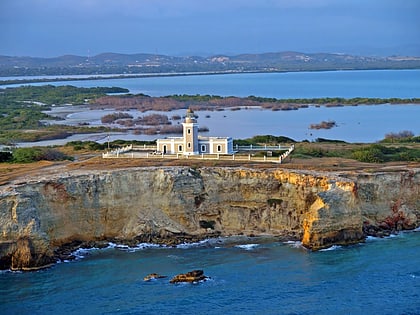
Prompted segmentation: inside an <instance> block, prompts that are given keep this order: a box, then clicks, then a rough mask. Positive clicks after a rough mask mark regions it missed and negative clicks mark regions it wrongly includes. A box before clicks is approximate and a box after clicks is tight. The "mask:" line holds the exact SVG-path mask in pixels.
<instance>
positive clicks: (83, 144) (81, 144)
mask: <svg viewBox="0 0 420 315" xmlns="http://www.w3.org/2000/svg"><path fill="white" fill-rule="evenodd" d="M129 144H133V145H138V146H142V145H156V141H136V140H115V141H112V142H110V143H109V148H110V149H111V150H112V149H116V148H120V147H123V146H126V145H129ZM65 146H66V147H72V148H73V149H74V150H75V151H80V150H87V151H104V150H106V149H108V142H106V143H98V142H95V141H70V142H67V144H66V145H65Z"/></svg>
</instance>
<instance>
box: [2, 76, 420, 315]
mask: <svg viewBox="0 0 420 315" xmlns="http://www.w3.org/2000/svg"><path fill="white" fill-rule="evenodd" d="M53 84H57V85H59V84H72V85H76V86H121V87H127V88H128V89H130V91H131V92H132V93H145V94H149V95H152V96H160V95H169V94H184V93H185V94H212V95H224V96H227V95H234V96H248V95H256V96H263V97H276V98H310V97H346V98H349V97H379V98H388V97H400V98H412V97H420V70H395V71H386V70H381V71H337V72H303V73H277V74H243V75H242V74H230V75H211V76H204V75H201V76H183V77H156V78H136V79H121V80H114V79H109V80H99V81H96V80H95V81H72V82H54V83H53ZM419 107H420V106H418V105H387V104H385V105H379V106H372V107H371V106H357V107H350V108H351V109H353V110H354V112H346V113H344V115H343V116H344V117H350V116H351V117H352V118H351V119H349V121H356V123H357V122H359V123H360V124H362V125H364V124H370V125H372V126H373V127H372V128H371V129H369V130H370V131H369V130H368V131H366V132H365V133H363V132H362V133H361V135H362V138H361V142H364V141H365V142H367V141H366V139H369V133H370V132H373V131H372V130H374V129H375V128H379V129H381V133H384V132H385V131H386V132H388V131H399V130H400V129H401V127H405V128H404V130H412V131H413V132H414V133H415V134H418V133H419V132H420V129H419V126H420V124H419V123H418V121H419V117H420V112H419V110H418V108H419ZM413 109H414V110H413ZM311 110H312V112H311ZM318 110H320V111H322V110H325V114H323V115H322V117H325V115H326V114H329V115H330V116H329V115H328V116H329V117H330V118H333V117H334V116H333V114H332V113H333V112H334V111H335V110H337V111H340V110H341V111H342V110H343V108H326V109H322V108H312V109H310V108H309V109H301V110H298V111H288V112H284V113H286V114H287V113H294V114H297V113H300V114H299V115H302V116H305V115H306V116H308V117H309V118H312V119H313V120H314V121H312V122H318V120H319V119H320V118H321V116H319V117H318V116H317V117H315V116H314V115H315V114H314V113H316V111H318ZM387 110H390V113H388V114H385V112H386V111H387ZM370 111H372V112H373V113H371V114H367V113H368V112H370ZM266 112H267V113H269V115H271V116H273V115H274V114H277V113H278V112H270V111H266ZM401 112H404V113H405V114H403V115H402V116H398V115H399V113H401ZM234 113H238V115H239V114H241V115H245V114H244V113H246V111H245V110H244V111H242V110H241V111H235V112H229V111H225V112H221V115H225V116H227V117H223V116H221V117H220V119H222V118H225V119H227V118H229V117H231V116H230V115H233V114H234ZM249 113H251V114H250V116H253V118H254V120H257V118H258V116H257V114H258V113H260V111H259V110H255V111H249ZM210 115H216V114H213V113H210ZM200 117H202V115H200ZM238 119H239V118H238ZM242 119H243V120H244V119H245V118H242ZM247 119H248V118H247ZM296 119H297V118H296ZM200 120H201V118H200ZM287 120H291V121H292V118H291V116H286V117H283V118H282V119H278V121H277V124H278V126H279V130H280V129H281V126H282V124H284V123H285V121H287ZM237 122H238V124H240V122H241V120H240V119H239V120H237ZM397 122H398V123H401V122H402V124H401V125H398V128H393V127H392V124H394V123H397ZM225 124H228V125H230V126H231V127H230V128H231V129H230V130H231V131H232V132H234V131H235V128H237V127H235V126H234V125H232V123H229V122H228V120H226V123H225ZM343 125H344V124H343ZM386 125H387V126H388V128H387V129H384V128H383V127H382V126H386ZM232 126H233V127H232ZM375 126H376V127H375ZM378 126H379V127H378ZM249 128H250V127H248V129H249ZM339 128H341V127H340V126H339V127H337V128H335V129H337V130H338V129H339ZM213 131H214V129H213ZM227 131H229V130H227ZM283 131H284V130H280V131H279V132H278V133H276V135H280V134H281V135H287V133H285V132H283ZM306 132H307V131H306ZM363 135H364V137H363ZM419 249H420V230H419V229H417V230H414V231H411V232H402V233H399V234H397V235H392V236H391V237H385V238H372V237H369V238H367V239H366V241H365V242H362V243H360V244H356V245H351V246H344V247H341V246H332V247H330V248H328V249H325V250H322V251H318V252H312V251H310V250H307V249H305V248H303V247H302V246H301V244H300V243H299V242H284V241H279V240H276V239H268V238H247V237H232V238H220V239H212V240H205V241H202V242H200V243H196V244H183V245H180V246H177V247H160V246H157V245H153V244H140V245H139V246H137V247H135V248H129V247H126V246H118V245H115V244H112V243H110V244H109V246H108V247H107V248H106V249H89V250H88V249H80V250H78V251H77V252H75V253H74V254H75V255H76V256H77V259H76V260H73V261H60V262H59V263H57V264H55V265H54V266H52V267H50V268H47V269H43V270H39V271H35V272H11V271H2V272H0V314H2V315H3V314H4V315H5V314H226V315H227V314H264V315H269V314H406V315H414V314H420V251H419ZM195 269H201V270H203V271H204V274H205V275H206V276H208V277H209V278H208V280H207V281H202V282H198V283H193V284H171V283H169V280H170V279H171V277H173V276H175V275H176V274H179V273H185V272H188V271H191V270H195ZM150 273H159V274H162V275H165V276H167V278H163V279H156V280H153V281H150V282H145V281H143V278H144V277H145V276H146V275H148V274H150Z"/></svg>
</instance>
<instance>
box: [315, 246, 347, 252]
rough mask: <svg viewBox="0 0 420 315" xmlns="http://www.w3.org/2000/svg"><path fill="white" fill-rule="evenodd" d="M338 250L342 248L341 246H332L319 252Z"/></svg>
mask: <svg viewBox="0 0 420 315" xmlns="http://www.w3.org/2000/svg"><path fill="white" fill-rule="evenodd" d="M340 248H342V246H340V245H333V246H331V247H328V248H324V249H320V250H319V251H320V252H328V251H330V250H337V249H340Z"/></svg>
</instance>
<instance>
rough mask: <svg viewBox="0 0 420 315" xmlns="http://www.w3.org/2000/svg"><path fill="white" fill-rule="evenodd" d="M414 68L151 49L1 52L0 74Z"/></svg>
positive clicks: (370, 61)
mask: <svg viewBox="0 0 420 315" xmlns="http://www.w3.org/2000/svg"><path fill="white" fill-rule="evenodd" d="M413 68H416V69H418V68H420V57H417V56H390V57H373V56H355V55H349V54H334V53H301V52H294V51H284V52H274V53H261V54H240V55H234V56H228V55H214V56H210V57H202V56H182V57H179V56H168V55H159V54H147V53H138V54H119V53H102V54H99V55H95V56H76V55H64V56H59V57H53V58H40V57H13V56H0V76H16V75H60V74H61V75H63V74H64V75H66V74H69V75H70V74H86V75H94V74H117V73H126V74H127V73H128V74H130V73H132V74H137V73H164V72H165V73H166V72H168V73H182V72H201V71H222V72H223V71H225V72H228V71H234V72H249V71H255V72H257V71H262V72H276V71H315V70H353V69H413Z"/></svg>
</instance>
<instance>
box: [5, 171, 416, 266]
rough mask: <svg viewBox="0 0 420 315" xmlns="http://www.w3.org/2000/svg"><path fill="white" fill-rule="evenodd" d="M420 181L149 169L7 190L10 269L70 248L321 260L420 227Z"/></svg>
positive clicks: (79, 174)
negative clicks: (211, 250)
mask: <svg viewBox="0 0 420 315" xmlns="http://www.w3.org/2000/svg"><path fill="white" fill-rule="evenodd" d="M419 174H420V170H418V169H411V170H406V171H399V172H385V173H373V174H370V173H351V174H350V173H349V174H348V173H335V174H324V173H315V172H309V171H306V172H305V171H286V170H282V169H266V170H257V169H247V168H228V167H226V168H224V167H214V168H211V167H203V168H189V167H145V168H129V169H121V170H113V171H95V172H93V171H71V172H67V173H65V174H57V175H55V176H50V177H49V178H42V177H39V178H31V179H30V180H29V181H25V182H15V183H13V184H11V185H8V186H2V187H1V188H0V268H2V269H4V268H13V269H28V268H34V267H38V266H45V265H48V264H50V263H51V262H53V261H55V259H57V257H59V256H58V254H60V249H62V248H66V245H68V244H79V245H80V244H84V243H85V242H100V241H108V240H112V241H115V242H123V243H130V244H132V243H136V242H157V243H159V242H161V243H169V244H174V243H178V242H185V241H193V240H197V239H202V238H206V237H211V236H216V235H237V234H246V235H283V236H286V237H290V238H295V239H301V240H302V243H303V245H304V246H306V247H308V248H311V249H315V250H316V249H320V248H324V247H328V246H331V245H333V244H350V243H354V242H359V241H361V240H363V238H364V236H365V235H366V234H369V233H371V234H373V233H377V232H378V231H384V230H385V231H386V230H389V231H390V232H392V231H397V230H399V229H409V228H414V227H416V226H418V224H419V218H420V214H419V200H418V199H419V198H418V196H419V195H420V192H419V190H420V188H419V187H420V185H419V183H420V179H419V178H420V176H419ZM79 245H78V246H79ZM61 254H62V253H61Z"/></svg>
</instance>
